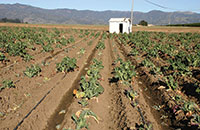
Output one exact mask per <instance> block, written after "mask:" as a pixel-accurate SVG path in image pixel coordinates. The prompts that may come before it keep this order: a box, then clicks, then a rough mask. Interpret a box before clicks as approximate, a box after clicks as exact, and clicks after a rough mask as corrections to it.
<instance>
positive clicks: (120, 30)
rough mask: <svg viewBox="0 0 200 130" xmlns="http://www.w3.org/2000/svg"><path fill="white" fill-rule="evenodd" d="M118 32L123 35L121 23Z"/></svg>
mask: <svg viewBox="0 0 200 130" xmlns="http://www.w3.org/2000/svg"><path fill="white" fill-rule="evenodd" d="M119 32H120V33H123V24H122V23H120V24H119Z"/></svg>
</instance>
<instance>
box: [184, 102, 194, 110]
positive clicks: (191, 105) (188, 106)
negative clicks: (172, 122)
mask: <svg viewBox="0 0 200 130" xmlns="http://www.w3.org/2000/svg"><path fill="white" fill-rule="evenodd" d="M195 108H197V105H196V104H195V103H194V102H185V103H184V105H183V107H182V110H183V111H184V112H189V111H194V110H195Z"/></svg>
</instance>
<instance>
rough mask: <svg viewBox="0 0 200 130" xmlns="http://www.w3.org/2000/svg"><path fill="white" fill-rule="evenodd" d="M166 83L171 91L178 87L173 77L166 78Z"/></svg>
mask: <svg viewBox="0 0 200 130" xmlns="http://www.w3.org/2000/svg"><path fill="white" fill-rule="evenodd" d="M165 82H166V83H167V86H168V87H169V88H170V89H173V90H175V89H176V88H177V87H178V83H177V82H176V81H175V80H174V78H173V76H171V75H170V76H166V77H165Z"/></svg>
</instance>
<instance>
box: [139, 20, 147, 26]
mask: <svg viewBox="0 0 200 130" xmlns="http://www.w3.org/2000/svg"><path fill="white" fill-rule="evenodd" d="M139 25H142V26H148V23H147V22H146V21H145V20H142V21H140V22H139Z"/></svg>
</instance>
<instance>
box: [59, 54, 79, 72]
mask: <svg viewBox="0 0 200 130" xmlns="http://www.w3.org/2000/svg"><path fill="white" fill-rule="evenodd" d="M76 62H77V60H76V59H75V58H70V57H68V56H67V57H64V58H63V60H62V61H61V62H60V63H57V64H56V69H57V71H58V72H69V71H74V69H75V68H76V67H77V65H76Z"/></svg>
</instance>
